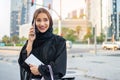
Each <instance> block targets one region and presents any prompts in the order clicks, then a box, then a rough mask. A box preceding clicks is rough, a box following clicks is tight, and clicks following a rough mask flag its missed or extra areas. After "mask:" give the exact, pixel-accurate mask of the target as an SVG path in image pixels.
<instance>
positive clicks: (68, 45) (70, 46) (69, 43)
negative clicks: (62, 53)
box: [66, 40, 72, 49]
mask: <svg viewBox="0 0 120 80" xmlns="http://www.w3.org/2000/svg"><path fill="white" fill-rule="evenodd" d="M66 47H67V48H68V49H71V48H72V42H71V41H69V40H67V41H66Z"/></svg>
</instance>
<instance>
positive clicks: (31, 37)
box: [28, 26, 36, 42]
mask: <svg viewBox="0 0 120 80" xmlns="http://www.w3.org/2000/svg"><path fill="white" fill-rule="evenodd" d="M35 38H36V35H35V28H34V27H33V26H32V27H31V28H30V30H29V37H28V40H29V41H32V42H33V41H34V40H35Z"/></svg>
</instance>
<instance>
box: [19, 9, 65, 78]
mask: <svg viewBox="0 0 120 80" xmlns="http://www.w3.org/2000/svg"><path fill="white" fill-rule="evenodd" d="M32 24H33V26H32V27H31V28H30V31H29V38H28V40H27V42H26V44H25V45H24V46H23V48H22V50H21V52H20V55H19V59H18V62H19V65H20V74H21V80H41V78H42V79H45V80H52V79H51V74H50V69H49V67H48V65H49V66H50V67H51V68H52V72H53V77H54V80H60V79H61V78H62V77H63V76H64V75H65V73H66V63H67V54H66V40H65V39H64V38H62V37H60V36H57V35H54V34H53V33H52V31H53V28H52V26H53V21H52V17H51V15H50V13H49V12H48V11H47V10H46V9H44V8H39V9H37V10H36V11H35V13H34V16H33V22H32ZM30 54H33V55H34V56H35V57H37V58H38V59H39V60H40V61H42V62H43V63H44V65H39V66H36V65H33V64H30V65H27V64H26V63H25V60H26V58H27V57H28V56H29V55H30Z"/></svg>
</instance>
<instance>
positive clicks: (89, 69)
mask: <svg viewBox="0 0 120 80" xmlns="http://www.w3.org/2000/svg"><path fill="white" fill-rule="evenodd" d="M18 49H19V48H18ZM109 52H111V53H112V51H109ZM101 53H102V52H101ZM106 53H107V54H108V52H106ZM117 53H119V51H118V52H117ZM99 54H100V53H98V55H96V54H94V51H92V52H91V54H90V55H87V54H80V53H75V54H74V53H73V54H68V59H67V75H66V76H65V77H71V78H72V77H75V80H120V77H119V74H120V65H119V62H120V58H119V56H106V55H99ZM18 55H19V50H3V49H0V60H1V61H6V62H13V63H17V59H18Z"/></svg>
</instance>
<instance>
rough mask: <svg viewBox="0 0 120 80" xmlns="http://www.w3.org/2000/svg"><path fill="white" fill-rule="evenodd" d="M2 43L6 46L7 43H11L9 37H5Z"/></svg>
mask: <svg viewBox="0 0 120 80" xmlns="http://www.w3.org/2000/svg"><path fill="white" fill-rule="evenodd" d="M2 42H4V43H5V44H7V43H9V42H10V38H9V37H8V36H7V35H5V36H3V38H2Z"/></svg>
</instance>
